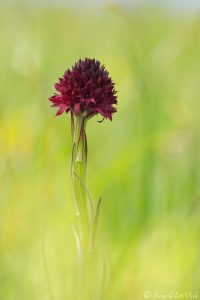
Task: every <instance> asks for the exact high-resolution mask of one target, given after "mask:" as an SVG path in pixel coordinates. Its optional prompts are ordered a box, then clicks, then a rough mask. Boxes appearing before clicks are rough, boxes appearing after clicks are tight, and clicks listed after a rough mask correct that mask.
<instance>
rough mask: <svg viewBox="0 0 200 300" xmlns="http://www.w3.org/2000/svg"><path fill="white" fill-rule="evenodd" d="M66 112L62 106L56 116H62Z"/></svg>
mask: <svg viewBox="0 0 200 300" xmlns="http://www.w3.org/2000/svg"><path fill="white" fill-rule="evenodd" d="M65 110H66V108H65V107H64V106H61V107H60V108H59V110H58V111H57V113H56V116H59V115H62V114H63V113H64V111H65Z"/></svg>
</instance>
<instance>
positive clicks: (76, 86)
mask: <svg viewBox="0 0 200 300" xmlns="http://www.w3.org/2000/svg"><path fill="white" fill-rule="evenodd" d="M55 89H56V90H57V91H58V93H56V94H54V95H53V96H52V97H50V98H49V100H50V101H51V102H53V105H52V106H53V107H59V110H58V111H57V114H56V115H61V114H62V113H63V112H65V111H66V112H69V111H71V112H72V113H73V114H75V115H79V114H84V115H85V117H86V118H90V117H92V116H94V115H96V114H98V113H99V114H101V115H102V116H103V117H104V118H108V119H110V120H112V114H113V113H115V112H116V108H115V107H113V105H114V104H117V97H116V91H115V89H114V83H113V82H112V79H111V77H109V74H108V72H107V71H106V70H105V67H104V66H103V65H102V66H101V65H100V62H99V61H98V60H95V59H89V58H86V59H85V60H79V61H78V62H77V63H75V65H74V66H73V67H72V69H71V70H69V69H68V70H67V71H66V72H65V73H64V76H63V77H62V78H59V82H58V83H56V84H55Z"/></svg>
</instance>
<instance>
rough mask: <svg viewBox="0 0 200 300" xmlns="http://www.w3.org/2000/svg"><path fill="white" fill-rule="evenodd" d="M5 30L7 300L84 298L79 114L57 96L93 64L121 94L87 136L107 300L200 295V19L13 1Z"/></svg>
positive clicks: (1, 188)
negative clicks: (61, 80)
mask: <svg viewBox="0 0 200 300" xmlns="http://www.w3.org/2000/svg"><path fill="white" fill-rule="evenodd" d="M0 30H1V40H0V43H1V46H0V61H1V68H0V75H1V76H0V78H1V79H0V299H1V300H48V299H50V300H52V299H55V300H65V299H67V300H68V299H69V300H75V299H74V296H73V294H74V290H75V289H76V283H75V282H74V278H75V277H74V272H75V271H74V270H75V266H76V260H77V257H76V246H75V240H74V236H73V233H72V229H71V225H72V223H73V222H74V206H73V195H72V187H71V181H70V160H71V133H70V116H69V115H65V114H63V115H62V116H61V117H55V116H54V115H55V112H56V111H55V109H53V108H50V103H49V102H48V100H47V99H48V97H50V96H51V95H52V94H53V93H54V87H53V84H54V83H55V82H56V81H57V79H58V77H60V76H62V75H63V73H64V71H65V70H66V69H67V68H68V67H70V66H71V65H72V64H73V63H74V62H75V61H76V60H78V59H79V58H84V57H91V58H93V57H94V58H96V59H99V60H100V61H101V62H102V63H103V64H105V66H106V68H107V69H108V70H109V72H110V75H111V76H112V78H113V80H114V82H116V89H117V90H118V112H117V113H116V114H115V115H114V117H113V122H110V121H107V120H104V122H102V123H97V122H96V121H98V120H101V118H100V116H99V117H96V118H93V119H92V120H90V121H89V122H88V126H87V136H88V145H89V157H88V179H87V184H88V188H89V189H90V191H91V193H92V195H93V198H94V199H95V201H96V202H97V200H98V198H99V196H101V197H102V207H101V214H100V222H99V228H98V229H99V230H98V243H97V247H98V249H99V252H100V254H99V255H101V254H102V256H103V257H104V260H105V261H106V264H107V282H108V288H107V291H106V296H105V297H104V299H103V300H140V299H144V292H145V291H150V292H151V293H152V295H151V298H152V299H153V298H154V299H156V295H157V299H159V296H158V293H159V294H160V298H161V296H162V295H164V297H165V299H169V298H170V295H169V292H173V293H178V295H182V294H183V295H185V294H184V293H186V292H188V293H193V294H195V295H196V293H197V294H198V295H197V296H198V298H200V228H199V227H200V218H199V213H200V186H199V184H200V183H199V181H200V137H199V134H200V126H199V121H200V118H199V117H200V98H199V97H200V81H199V80H200V35H199V33H200V19H199V15H197V14H196V15H187V14H186V12H183V13H182V14H180V13H177V12H176V13H175V12H169V11H167V10H158V9H156V8H155V7H154V8H148V7H142V6H141V7H137V8H136V9H132V10H131V9H125V8H122V7H118V6H116V5H110V6H107V7H104V8H101V9H99V10H97V9H96V10H95V9H94V8H93V9H92V8H86V7H85V8H84V7H83V8H81V9H78V8H77V9H69V7H67V6H62V7H61V6H60V7H59V6H51V7H50V6H49V7H48V6H40V5H38V6H34V5H32V6H31V5H29V6H25V5H24V6H18V5H15V6H14V5H13V6H9V7H8V6H5V5H4V6H1V13H0ZM155 293H157V294H155ZM184 297H185V298H186V296H184ZM162 299H163V298H162ZM95 300H98V299H95Z"/></svg>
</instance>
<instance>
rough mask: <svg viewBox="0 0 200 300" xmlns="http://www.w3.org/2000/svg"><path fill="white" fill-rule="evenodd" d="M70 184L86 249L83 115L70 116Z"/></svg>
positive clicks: (85, 166) (84, 123) (85, 151)
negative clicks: (71, 142) (71, 140)
mask: <svg viewBox="0 0 200 300" xmlns="http://www.w3.org/2000/svg"><path fill="white" fill-rule="evenodd" d="M72 118H73V119H72V136H73V151H72V174H71V175H72V182H73V189H74V200H75V207H76V212H77V216H78V217H79V219H80V222H79V227H80V228H79V230H80V237H81V240H82V243H83V244H84V246H86V247H87V243H88V234H89V217H88V209H87V193H86V190H85V188H84V187H85V186H86V168H87V139H86V134H85V126H86V121H85V118H84V116H83V115H78V116H76V117H75V120H74V117H73V116H72Z"/></svg>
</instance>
